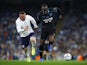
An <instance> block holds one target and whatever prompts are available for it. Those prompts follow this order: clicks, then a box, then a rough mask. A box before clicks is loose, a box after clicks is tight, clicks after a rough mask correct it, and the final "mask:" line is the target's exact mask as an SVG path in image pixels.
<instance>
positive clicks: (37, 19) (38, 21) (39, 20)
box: [36, 12, 41, 25]
mask: <svg viewBox="0 0 87 65" xmlns="http://www.w3.org/2000/svg"><path fill="white" fill-rule="evenodd" d="M36 21H37V24H38V25H39V24H40V22H41V19H40V12H39V13H37V17H36Z"/></svg>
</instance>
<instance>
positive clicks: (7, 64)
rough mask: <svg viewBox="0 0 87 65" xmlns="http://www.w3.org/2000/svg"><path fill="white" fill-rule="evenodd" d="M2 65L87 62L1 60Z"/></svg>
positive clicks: (84, 63)
mask: <svg viewBox="0 0 87 65" xmlns="http://www.w3.org/2000/svg"><path fill="white" fill-rule="evenodd" d="M0 65H87V61H44V62H39V61H32V62H26V61H6V60H0Z"/></svg>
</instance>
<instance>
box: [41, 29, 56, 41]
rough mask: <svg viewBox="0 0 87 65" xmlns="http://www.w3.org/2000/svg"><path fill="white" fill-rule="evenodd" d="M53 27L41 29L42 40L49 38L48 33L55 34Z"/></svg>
mask: <svg viewBox="0 0 87 65" xmlns="http://www.w3.org/2000/svg"><path fill="white" fill-rule="evenodd" d="M55 31H56V30H55V29H54V28H53V29H51V28H50V29H42V32H41V39H43V40H47V39H48V38H49V36H50V35H54V36H55Z"/></svg>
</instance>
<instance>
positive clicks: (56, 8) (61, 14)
mask: <svg viewBox="0 0 87 65" xmlns="http://www.w3.org/2000/svg"><path fill="white" fill-rule="evenodd" d="M53 10H54V11H55V12H56V14H57V15H58V17H59V19H62V18H63V12H62V11H61V9H59V8H58V7H54V8H53Z"/></svg>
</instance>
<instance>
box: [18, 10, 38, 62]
mask: <svg viewBox="0 0 87 65" xmlns="http://www.w3.org/2000/svg"><path fill="white" fill-rule="evenodd" d="M31 23H32V24H33V26H34V29H37V28H38V26H37V23H36V21H35V19H34V18H33V17H32V16H30V15H26V13H25V12H24V11H21V12H19V17H18V18H17V20H16V29H17V32H18V33H19V35H20V38H21V43H22V48H23V51H24V54H25V55H26V56H27V58H28V59H29V60H28V61H30V54H29V52H30V51H28V48H27V47H28V45H30V43H31V46H32V47H31V54H32V55H35V47H34V45H35V44H36V37H35V36H34V30H33V28H32V26H31Z"/></svg>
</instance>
